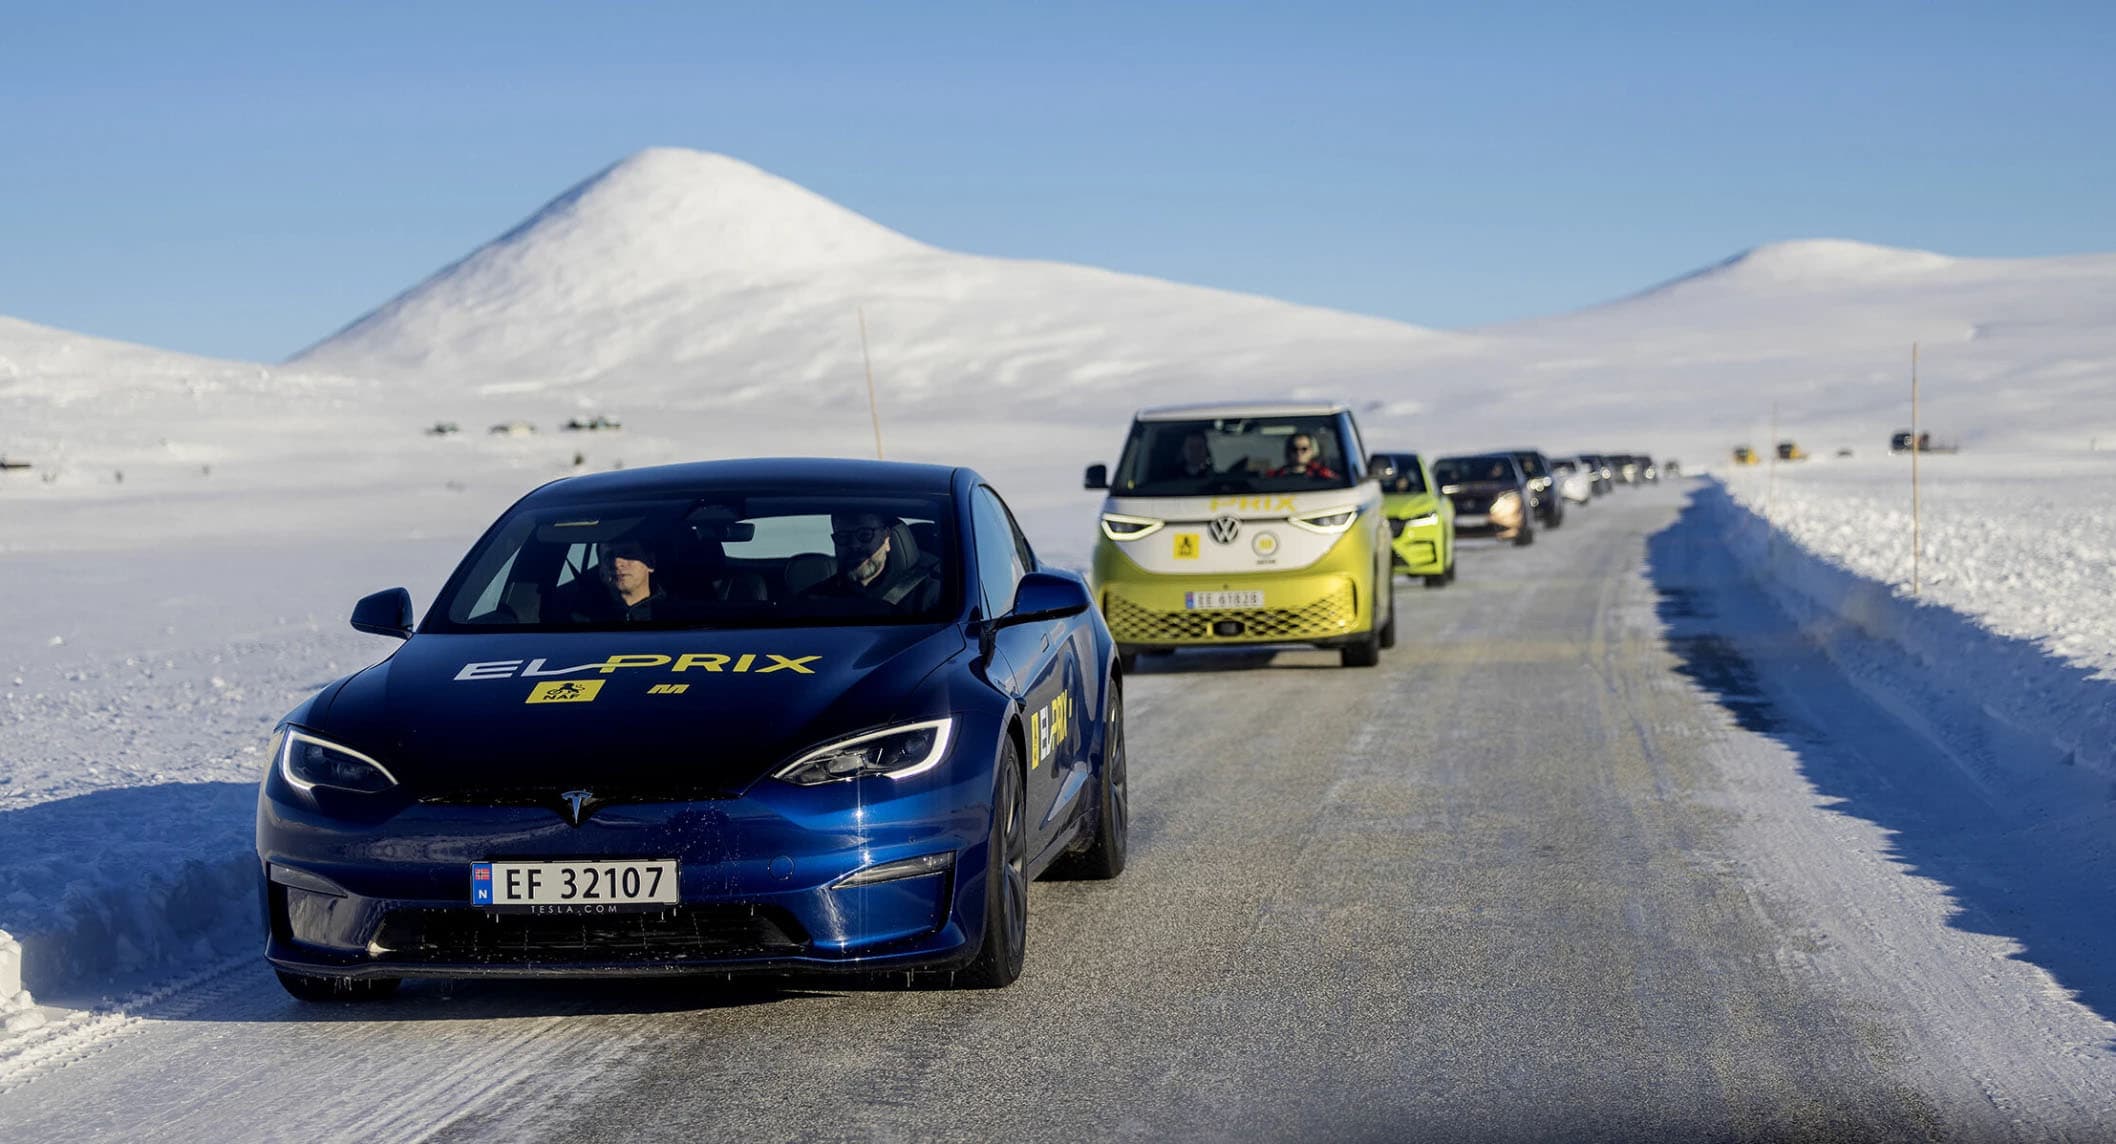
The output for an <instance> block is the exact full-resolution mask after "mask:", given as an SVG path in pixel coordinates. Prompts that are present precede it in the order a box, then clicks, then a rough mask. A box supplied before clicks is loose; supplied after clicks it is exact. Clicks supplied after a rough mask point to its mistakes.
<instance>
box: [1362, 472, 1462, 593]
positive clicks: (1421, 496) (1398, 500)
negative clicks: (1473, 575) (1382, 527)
mask: <svg viewBox="0 0 2116 1144" xmlns="http://www.w3.org/2000/svg"><path fill="white" fill-rule="evenodd" d="M1367 471H1368V472H1370V473H1374V474H1376V475H1378V476H1379V477H1380V478H1381V493H1382V497H1381V515H1382V518H1383V519H1385V520H1387V521H1388V522H1389V537H1390V540H1389V547H1390V549H1391V551H1392V552H1393V553H1394V558H1393V560H1392V563H1393V564H1394V565H1395V567H1396V570H1397V571H1398V572H1407V573H1409V574H1410V575H1413V576H1418V577H1421V578H1423V579H1424V580H1425V586H1426V587H1428V588H1445V587H1447V586H1448V585H1449V584H1452V583H1454V580H1455V504H1454V502H1453V501H1450V500H1449V499H1447V498H1446V497H1444V496H1441V495H1440V492H1439V490H1438V489H1437V488H1435V487H1434V485H1433V474H1432V472H1431V470H1429V469H1427V468H1426V466H1425V458H1423V457H1421V456H1419V455H1418V454H1416V453H1376V454H1374V456H1373V459H1371V460H1370V461H1368V462H1367Z"/></svg>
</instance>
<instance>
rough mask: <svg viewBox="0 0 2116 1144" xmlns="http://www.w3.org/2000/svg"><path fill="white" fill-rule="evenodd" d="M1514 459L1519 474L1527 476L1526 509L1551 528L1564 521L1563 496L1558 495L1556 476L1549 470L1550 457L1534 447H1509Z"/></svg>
mask: <svg viewBox="0 0 2116 1144" xmlns="http://www.w3.org/2000/svg"><path fill="white" fill-rule="evenodd" d="M1507 452H1509V453H1512V454H1513V458H1514V460H1515V461H1518V462H1519V463H1520V465H1521V475H1522V476H1524V477H1526V478H1528V509H1529V511H1530V512H1531V513H1533V514H1534V515H1535V516H1536V518H1537V519H1538V520H1541V521H1542V522H1543V523H1544V524H1546V525H1548V526H1549V527H1551V528H1556V527H1558V526H1559V525H1561V524H1564V523H1565V498H1564V497H1561V496H1559V495H1558V477H1557V474H1556V473H1555V472H1552V471H1551V468H1550V458H1548V457H1546V456H1544V455H1543V454H1542V453H1541V452H1539V451H1537V450H1535V449H1509V450H1507Z"/></svg>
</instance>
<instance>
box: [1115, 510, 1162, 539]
mask: <svg viewBox="0 0 2116 1144" xmlns="http://www.w3.org/2000/svg"><path fill="white" fill-rule="evenodd" d="M1166 523H1168V522H1167V521H1161V520H1155V519H1154V518H1152V517H1150V516H1125V515H1124V514H1123V513H1116V512H1105V513H1103V514H1102V535H1104V536H1107V537H1109V538H1110V539H1111V540H1137V539H1139V538H1140V537H1142V536H1152V535H1153V534H1154V533H1156V532H1159V531H1161V526H1162V525H1163V524H1166Z"/></svg>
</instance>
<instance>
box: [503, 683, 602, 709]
mask: <svg viewBox="0 0 2116 1144" xmlns="http://www.w3.org/2000/svg"><path fill="white" fill-rule="evenodd" d="M605 682H607V681H606V680H601V679H567V680H563V681H559V682H554V683H539V684H537V685H536V686H535V687H532V688H530V689H529V698H527V699H525V700H523V702H524V703H593V702H595V693H596V692H598V691H601V690H602V685H603V684H604V683H605Z"/></svg>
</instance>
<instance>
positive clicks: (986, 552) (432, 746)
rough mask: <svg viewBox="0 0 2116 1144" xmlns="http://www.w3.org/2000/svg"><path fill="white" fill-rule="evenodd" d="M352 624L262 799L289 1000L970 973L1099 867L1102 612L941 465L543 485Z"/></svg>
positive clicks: (1113, 745) (984, 968)
mask: <svg viewBox="0 0 2116 1144" xmlns="http://www.w3.org/2000/svg"><path fill="white" fill-rule="evenodd" d="M1377 497H1378V493H1377ZM868 552H871V553H872V556H871V557H865V558H863V557H862V556H861V555H860V554H862V553H868ZM863 559H865V560H871V561H878V562H879V563H880V567H879V568H877V569H876V570H875V573H874V578H873V579H871V580H868V581H862V582H858V583H855V578H854V577H853V576H852V575H851V573H852V572H853V571H854V570H855V569H854V565H860V566H861V567H864V566H865V564H864V563H862V561H863ZM627 585H628V587H621V586H627ZM649 589H651V591H649ZM631 590H636V591H638V592H639V593H641V594H642V595H643V598H642V599H639V600H636V601H634V600H633V599H632V598H631V597H630V596H629V595H627V592H628V591H631ZM352 623H353V627H354V628H355V629H356V630H359V631H363V632H370V633H373V634H376V635H384V636H392V637H395V638H396V639H400V640H403V641H405V642H404V643H403V644H402V645H401V646H400V647H399V648H398V649H397V650H396V652H395V653H394V654H393V655H390V656H389V657H387V658H386V659H384V660H383V661H382V662H380V663H378V664H376V665H374V666H372V667H366V668H362V669H361V670H359V671H356V672H354V673H353V674H351V675H349V676H347V677H345V678H343V679H339V680H336V681H334V682H332V683H329V684H327V685H325V686H324V688H323V690H322V691H321V692H320V693H318V694H317V695H315V696H313V697H311V698H309V699H307V700H305V701H303V702H302V703H301V704H300V705H299V706H297V707H295V708H294V710H293V711H291V712H290V713H288V715H287V716H286V718H285V720H284V721H282V722H281V723H280V724H279V726H278V727H277V728H276V729H275V730H274V732H273V734H272V738H271V742H270V745H269V746H268V747H267V748H266V751H267V758H268V765H267V766H266V768H264V769H265V773H264V775H263V778H262V786H261V789H260V792H259V797H258V800H257V804H256V805H257V817H256V834H255V838H256V845H257V856H258V858H259V860H260V862H259V868H261V869H262V870H263V871H264V873H265V876H264V879H263V882H264V885H263V887H262V890H263V893H262V899H263V902H262V905H263V910H262V911H261V912H262V914H263V918H262V920H263V923H264V927H265V930H266V943H265V950H264V955H265V958H266V960H267V961H269V962H270V963H271V965H272V966H273V968H274V969H275V970H277V972H278V976H279V980H280V983H281V984H282V985H284V986H285V988H286V990H287V992H289V993H291V994H293V995H294V996H295V997H297V998H299V999H301V1000H303V1001H320V1002H341V1003H342V1002H349V1001H355V1000H361V999H371V998H380V997H384V996H387V995H388V994H389V993H391V992H392V991H393V990H394V989H395V988H396V987H397V985H398V983H399V982H400V981H401V980H402V979H403V978H407V977H439V978H449V977H482V978H492V977H547V978H548V977H555V976H577V977H626V976H639V975H642V974H649V975H662V974H673V973H687V972H703V973H711V974H725V973H730V972H770V973H780V974H784V973H816V972H836V973H849V974H856V975H866V974H877V973H882V972H887V973H890V974H891V975H892V980H894V981H898V982H904V981H909V980H911V978H910V977H908V976H907V975H908V974H910V973H911V972H913V971H920V972H932V973H935V974H938V975H940V976H938V977H936V978H934V979H933V980H935V981H937V982H946V983H949V984H952V985H953V986H955V987H957V988H961V987H972V988H999V987H1004V986H1006V985H1009V984H1011V983H1012V982H1013V981H1014V980H1015V978H1016V976H1017V975H1018V974H1019V973H1020V972H1021V969H1022V964H1023V959H1024V956H1025V953H1026V948H1027V947H1026V942H1027V940H1028V936H1029V934H1030V933H1031V932H1033V930H1034V927H1033V926H1032V925H1031V922H1030V918H1029V908H1030V891H1029V884H1030V883H1031V882H1033V881H1034V880H1035V879H1036V878H1037V877H1038V876H1039V875H1041V874H1043V873H1044V872H1045V871H1046V870H1049V871H1051V872H1052V873H1054V874H1060V875H1063V876H1066V877H1072V878H1084V879H1107V878H1113V877H1116V876H1117V875H1118V874H1120V873H1121V872H1122V871H1123V869H1124V865H1125V859H1126V839H1127V822H1128V818H1129V801H1128V799H1129V795H1128V784H1127V782H1126V778H1127V775H1126V759H1125V745H1124V743H1125V741H1124V729H1123V707H1122V705H1121V702H1120V692H1119V680H1120V674H1121V673H1120V672H1119V671H1118V669H1117V665H1116V661H1115V649H1114V647H1113V646H1112V645H1111V642H1110V637H1109V630H1108V629H1107V628H1106V627H1104V626H1103V623H1102V618H1101V617H1100V616H1099V615H1097V614H1096V612H1095V610H1094V603H1093V600H1092V599H1091V597H1090V595H1089V593H1088V588H1087V585H1086V584H1084V583H1082V582H1081V580H1080V577H1079V576H1077V575H1075V574H1074V573H1071V572H1067V571H1062V570H1055V569H1052V568H1050V567H1048V566H1045V565H1042V564H1040V563H1039V562H1038V561H1037V559H1036V556H1035V553H1034V552H1032V551H1031V550H1030V548H1029V544H1028V541H1027V540H1026V539H1025V538H1023V537H1022V535H1021V533H1020V531H1019V529H1017V528H1016V527H1015V525H1014V522H1013V515H1012V513H1010V512H1009V511H1008V509H1007V506H1006V504H1005V502H1003V501H1002V500H1001V499H1000V497H999V496H998V494H997V493H996V492H994V491H993V489H992V488H991V487H990V486H988V485H986V484H985V483H984V480H983V479H982V478H981V477H979V476H978V475H977V474H976V473H974V472H972V471H971V470H969V469H960V468H954V469H951V468H943V467H939V466H930V465H906V464H896V463H890V462H880V461H811V460H802V461H774V460H743V461H710V462H704V463H696V464H685V465H666V466H659V467H655V468H646V469H634V470H631V471H628V472H624V473H599V474H595V475H590V476H579V477H572V478H568V479H566V480H561V481H554V482H552V483H550V484H547V485H544V486H543V487H541V488H539V489H537V490H536V491H534V492H532V493H530V494H529V495H528V496H526V497H523V498H522V499H521V500H520V501H519V502H517V503H516V504H515V505H514V507H512V508H510V509H508V510H507V511H506V513H505V514H504V515H503V516H501V517H500V519H499V521H498V522H497V523H496V524H494V525H493V527H492V528H491V529H490V530H488V531H487V532H486V533H485V536H484V538H483V539H482V540H480V541H478V543H477V545H476V547H474V548H473V549H472V550H471V551H470V553H469V555H467V556H466V557H465V558H464V560H463V562H462V564H461V565H459V566H458V567H457V569H456V571H455V573H454V574H453V575H452V576H450V577H449V580H448V583H447V585H446V586H444V587H443V588H442V589H441V593H440V596H439V599H438V600H437V601H436V602H435V604H434V606H433V607H432V608H431V609H430V610H429V611H428V612H427V613H426V616H425V619H424V620H423V621H418V622H416V623H415V622H414V615H413V612H412V601H411V596H410V594H409V593H407V592H406V591H405V590H404V589H402V588H396V589H392V590H389V591H385V592H378V593H376V594H374V595H372V596H368V597H366V598H365V599H363V600H361V601H360V602H359V603H358V604H356V605H355V606H354V608H353V615H352ZM525 665H526V666H525ZM1039 900H1041V899H1039ZM1085 900H1086V899H1083V901H1085ZM1071 904H1073V903H1070V902H1069V903H1068V905H1071ZM1104 904H1107V903H1104ZM950 975H952V976H950Z"/></svg>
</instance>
